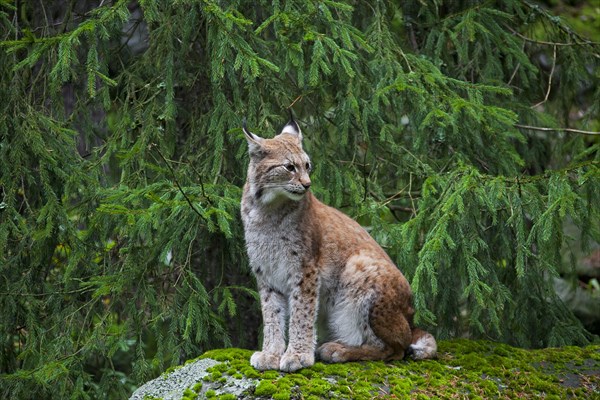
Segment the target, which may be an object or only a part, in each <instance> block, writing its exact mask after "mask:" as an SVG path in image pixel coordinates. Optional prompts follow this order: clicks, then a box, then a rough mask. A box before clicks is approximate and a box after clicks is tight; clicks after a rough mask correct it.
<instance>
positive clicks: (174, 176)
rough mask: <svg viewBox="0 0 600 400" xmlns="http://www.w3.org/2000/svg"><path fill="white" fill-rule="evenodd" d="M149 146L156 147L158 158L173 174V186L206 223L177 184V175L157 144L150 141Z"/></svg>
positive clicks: (204, 218) (205, 220) (204, 219)
mask: <svg viewBox="0 0 600 400" xmlns="http://www.w3.org/2000/svg"><path fill="white" fill-rule="evenodd" d="M150 148H154V149H156V152H157V153H158V155H159V156H160V158H162V159H163V161H164V162H165V164H166V165H167V168H169V171H171V175H172V176H173V182H175V186H177V189H178V190H179V192H180V193H181V194H182V196H183V197H184V198H185V200H186V201H187V203H188V204H189V205H190V207H191V208H192V210H194V212H195V213H196V214H198V215H199V216H200V218H202V220H203V221H204V222H206V223H208V220H207V219H206V217H204V215H202V213H201V212H200V211H198V209H197V208H196V206H194V203H192V200H190V198H189V197H188V195H187V194H186V193H185V191H184V190H183V188H182V187H181V185H180V184H179V180H178V179H177V175H176V174H175V170H174V169H173V167H172V166H171V163H169V161H168V160H167V158H166V157H165V156H164V155H163V153H162V152H161V151H160V149H159V148H158V146H157V145H156V144H155V143H152V144H150Z"/></svg>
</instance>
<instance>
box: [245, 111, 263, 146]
mask: <svg viewBox="0 0 600 400" xmlns="http://www.w3.org/2000/svg"><path fill="white" fill-rule="evenodd" d="M242 130H243V131H244V135H245V136H246V140H247V141H248V147H249V149H250V153H251V154H252V153H257V152H258V150H259V149H260V146H261V142H262V141H263V138H261V137H260V136H257V135H255V134H254V133H252V132H250V131H249V130H248V127H247V125H246V117H244V119H243V120H242Z"/></svg>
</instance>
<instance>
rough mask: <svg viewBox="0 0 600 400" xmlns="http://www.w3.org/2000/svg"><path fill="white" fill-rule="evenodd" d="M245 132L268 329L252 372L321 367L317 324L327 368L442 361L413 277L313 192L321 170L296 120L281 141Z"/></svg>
mask: <svg viewBox="0 0 600 400" xmlns="http://www.w3.org/2000/svg"><path fill="white" fill-rule="evenodd" d="M243 131H244V134H245V136H246V140H247V141H248V148H249V155H250V163H249V166H248V176H247V180H246V184H245V186H244V191H243V195H242V202H241V213H242V221H243V224H244V233H245V239H246V247H247V250H248V256H249V260H250V265H251V267H252V271H253V273H254V275H255V276H256V280H257V284H258V289H259V293H260V301H261V308H262V317H263V329H264V330H263V346H262V351H259V352H256V353H254V354H253V355H252V357H251V360H250V362H251V364H252V366H253V367H254V368H256V369H258V370H268V369H279V370H282V371H287V372H292V371H296V370H298V369H301V368H304V367H309V366H311V365H313V364H314V362H315V349H316V348H317V332H316V331H317V319H319V321H321V320H322V321H324V324H325V327H326V330H327V336H328V339H327V341H326V342H325V343H323V344H322V345H321V346H320V347H318V349H316V354H317V356H318V357H319V358H320V359H321V360H323V361H325V362H345V361H357V360H398V359H403V358H404V357H405V356H407V355H410V356H411V357H412V358H414V359H424V358H432V357H434V356H435V354H436V351H437V344H436V341H435V339H434V337H433V336H432V335H431V334H430V333H428V332H425V331H423V330H420V329H416V328H414V327H413V325H412V319H413V314H414V310H413V308H412V293H411V290H410V286H409V284H408V281H407V280H406V278H405V277H404V275H403V274H402V273H401V272H400V270H399V269H398V268H397V267H396V266H395V265H394V263H393V262H392V260H391V259H390V258H389V257H388V255H387V254H386V253H385V252H384V251H383V249H382V248H381V247H380V246H379V245H378V244H377V243H376V242H375V240H374V239H372V238H371V237H370V236H369V234H368V233H367V231H366V230H365V229H364V228H362V227H361V226H360V225H359V224H358V223H357V222H355V221H354V220H352V219H351V218H349V217H348V216H346V215H345V214H343V213H342V212H340V211H338V210H336V209H334V208H331V207H329V206H326V205H325V204H323V203H321V202H320V201H319V200H317V198H316V197H315V196H314V195H313V194H312V193H311V192H310V190H309V189H310V185H311V180H310V177H309V174H310V172H311V169H312V164H311V161H310V159H309V157H308V155H307V154H306V153H305V152H304V150H303V149H302V132H301V130H300V127H299V126H298V124H297V123H296V121H294V119H293V118H292V119H291V120H290V122H288V123H287V125H285V127H284V128H283V130H282V132H281V133H280V134H279V135H277V136H275V137H274V138H273V139H264V138H261V137H259V136H257V135H256V134H254V133H252V132H250V131H249V130H248V129H247V128H246V124H245V122H244V126H243ZM319 325H320V324H319ZM286 326H287V332H286ZM286 333H287V335H286ZM319 333H321V332H319ZM286 336H287V339H288V342H287V346H286Z"/></svg>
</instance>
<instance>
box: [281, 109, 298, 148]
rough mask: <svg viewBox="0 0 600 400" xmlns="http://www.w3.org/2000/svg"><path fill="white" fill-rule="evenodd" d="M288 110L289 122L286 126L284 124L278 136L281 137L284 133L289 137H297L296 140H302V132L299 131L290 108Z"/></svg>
mask: <svg viewBox="0 0 600 400" xmlns="http://www.w3.org/2000/svg"><path fill="white" fill-rule="evenodd" d="M289 110H290V120H289V122H288V123H287V124H285V126H284V127H283V129H282V130H281V133H280V135H283V134H284V133H285V134H289V135H294V136H297V137H298V139H300V140H302V130H301V129H300V126H299V125H298V123H297V122H296V120H295V119H294V114H293V113H292V109H291V108H290V109H289Z"/></svg>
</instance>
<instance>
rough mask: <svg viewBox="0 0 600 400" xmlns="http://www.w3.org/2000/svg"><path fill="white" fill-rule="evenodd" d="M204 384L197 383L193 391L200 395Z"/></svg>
mask: <svg viewBox="0 0 600 400" xmlns="http://www.w3.org/2000/svg"><path fill="white" fill-rule="evenodd" d="M202 386H203V385H202V382H197V383H196V384H195V385H194V386H193V387H192V390H193V391H194V392H196V393H200V392H201V391H202Z"/></svg>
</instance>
